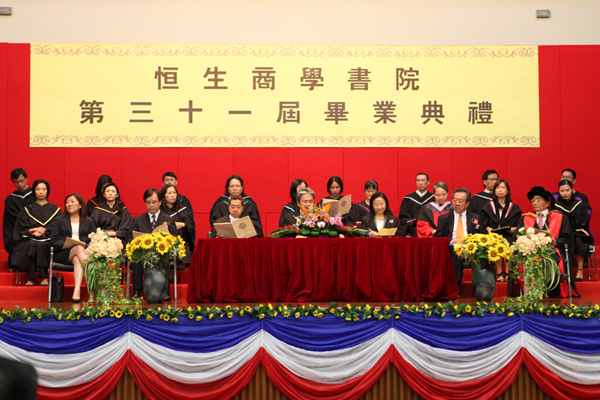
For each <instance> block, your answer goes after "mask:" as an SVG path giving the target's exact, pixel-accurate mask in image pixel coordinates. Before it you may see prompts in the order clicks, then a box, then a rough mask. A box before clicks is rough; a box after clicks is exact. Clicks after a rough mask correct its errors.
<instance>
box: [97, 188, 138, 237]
mask: <svg viewBox="0 0 600 400" xmlns="http://www.w3.org/2000/svg"><path fill="white" fill-rule="evenodd" d="M92 218H93V219H94V223H95V224H96V226H97V227H98V228H100V229H102V230H104V231H107V232H108V233H109V234H110V236H112V237H118V238H119V239H121V241H123V244H125V242H126V241H127V237H128V236H129V231H130V230H131V214H130V213H129V211H128V210H127V208H126V207H125V206H123V204H122V203H121V202H120V200H119V188H118V187H117V185H115V184H114V183H112V182H111V183H108V184H106V186H104V189H102V201H101V202H100V204H98V206H97V207H96V208H94V211H92Z"/></svg>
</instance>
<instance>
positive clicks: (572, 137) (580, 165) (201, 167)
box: [0, 43, 600, 246]
mask: <svg viewBox="0 0 600 400" xmlns="http://www.w3.org/2000/svg"><path fill="white" fill-rule="evenodd" d="M539 53H540V57H539V70H540V77H539V79H540V123H541V124H540V126H541V147H540V148H536V149H530V148H526V149H499V148H482V149H479V148H476V149H449V148H443V149H438V148H434V149H428V148H422V149H402V148H400V149H396V148H345V149H333V148H332V149H330V148H316V149H310V148H293V149H287V148H238V149H233V148H222V149H212V148H211V149H203V148H149V149H144V148H97V149H94V148H83V149H81V148H68V149H61V148H30V147H29V44H10V43H9V44H7V43H0V152H2V159H3V160H5V162H2V163H0V196H2V198H5V197H6V196H7V195H8V194H9V193H10V192H12V191H13V190H14V186H13V185H12V183H11V182H10V179H9V173H10V171H11V170H12V169H13V168H17V167H22V168H25V169H26V170H27V172H28V174H29V182H30V183H33V181H34V180H35V179H38V178H44V179H47V180H48V181H49V182H50V184H51V186H52V194H51V197H50V200H51V201H52V202H53V203H55V204H60V205H62V204H63V203H64V197H65V195H66V194H68V193H71V192H79V193H81V194H82V195H83V196H84V197H85V198H86V199H87V198H89V197H91V196H92V195H93V193H94V188H95V184H96V180H97V179H98V176H100V175H102V174H109V175H111V176H112V177H113V179H114V180H115V181H116V183H117V184H118V185H119V187H120V189H121V194H122V198H123V199H124V200H125V202H126V204H127V206H128V207H129V208H130V210H131V212H132V214H133V215H137V214H140V213H142V212H144V211H145V207H144V202H143V200H142V193H143V191H144V190H145V189H148V188H149V187H155V188H160V186H161V184H162V182H161V177H162V174H163V173H164V172H165V171H167V170H171V171H173V172H175V173H176V174H177V176H178V178H179V186H178V188H179V191H180V192H181V193H183V194H185V195H186V196H188V197H189V198H190V200H191V202H192V204H193V207H194V211H195V213H196V223H197V227H198V228H197V235H198V237H200V238H201V237H206V233H207V232H208V230H209V229H208V213H209V211H210V207H211V206H212V204H213V202H214V201H215V199H216V198H217V197H218V196H220V195H222V194H223V192H224V186H225V180H226V178H227V177H228V176H229V175H231V174H233V173H237V174H240V175H241V176H242V177H243V178H244V180H245V189H246V192H247V194H249V195H250V196H252V197H253V199H254V200H255V201H256V203H257V204H258V206H259V209H260V211H261V216H262V219H263V224H264V225H265V229H264V230H265V231H266V232H270V231H272V230H274V229H276V228H277V224H278V221H279V213H280V211H281V209H282V208H283V206H284V205H285V204H287V203H288V202H289V198H288V194H289V186H290V183H291V181H292V180H293V179H296V178H302V179H305V180H306V181H307V182H308V183H309V186H310V187H311V188H313V189H314V190H315V192H316V194H317V196H318V197H319V198H320V197H324V196H325V195H327V193H326V187H325V186H326V181H327V179H328V178H329V177H330V176H332V175H339V176H341V177H342V178H343V179H344V183H345V185H344V193H352V194H353V196H354V200H355V201H360V200H362V199H363V193H364V192H363V185H364V183H365V181H366V180H368V179H376V180H377V181H378V182H379V185H380V189H381V190H382V191H383V192H384V193H386V194H387V196H388V198H389V199H390V203H391V204H390V205H391V208H392V210H393V212H394V214H396V215H397V213H398V208H399V207H400V201H401V200H402V198H403V197H404V196H405V195H406V194H407V193H409V192H411V191H413V190H415V181H414V180H415V175H416V173H417V172H420V171H426V172H427V173H429V176H430V178H431V184H432V185H433V183H434V182H436V181H439V180H442V181H445V182H446V183H448V185H449V186H450V188H451V189H454V188H456V187H458V186H464V187H467V188H469V189H471V190H472V191H473V192H478V191H480V190H481V174H482V173H483V171H484V170H486V169H489V168H492V169H496V170H497V171H498V172H499V174H500V177H501V178H506V179H508V181H509V183H510V185H511V190H512V193H513V200H514V201H515V202H516V203H517V204H520V205H521V207H522V208H523V209H524V210H525V211H527V210H529V209H530V206H529V205H528V201H527V197H526V193H527V191H528V189H529V188H531V186H533V185H542V186H545V187H546V188H547V189H550V190H551V191H553V192H554V191H556V189H557V188H556V186H557V183H558V181H559V178H560V172H561V170H562V168H573V169H575V170H576V171H577V173H578V178H577V183H576V185H575V188H576V189H579V190H580V191H581V192H583V193H585V194H587V195H588V196H589V198H590V199H591V203H592V207H593V208H595V209H600V186H598V185H597V184H596V182H595V177H596V175H597V174H596V172H597V167H596V165H597V163H596V162H595V159H594V157H597V155H596V153H597V151H598V150H597V149H598V145H599V144H600V139H599V137H598V134H597V132H598V128H597V125H596V124H597V119H598V116H599V111H598V110H597V104H596V99H597V93H600V79H598V78H597V65H598V64H599V63H600V46H542V47H540V49H539ZM65 79H68V77H67V76H65ZM156 159H160V160H161V162H157V163H152V162H149V161H150V160H156ZM534 160H535V162H534ZM430 188H431V187H430ZM592 229H593V230H595V231H600V225H599V222H598V219H597V218H596V219H594V218H592ZM0 246H1V244H0Z"/></svg>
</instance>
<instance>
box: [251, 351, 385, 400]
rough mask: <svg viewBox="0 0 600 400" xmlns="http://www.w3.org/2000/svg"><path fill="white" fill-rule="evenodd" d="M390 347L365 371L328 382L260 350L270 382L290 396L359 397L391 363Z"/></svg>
mask: <svg viewBox="0 0 600 400" xmlns="http://www.w3.org/2000/svg"><path fill="white" fill-rule="evenodd" d="M391 354H392V349H391V348H390V349H389V350H388V351H387V352H386V353H385V354H384V355H382V356H381V358H380V359H379V361H377V363H375V365H373V366H372V367H371V368H370V369H369V370H368V371H367V372H365V373H364V374H363V375H361V376H358V377H356V378H354V379H350V380H348V381H346V382H344V383H337V384H327V383H319V382H314V381H310V380H308V379H304V378H300V377H298V376H296V375H294V374H292V373H291V372H290V371H289V370H287V369H286V368H285V367H283V366H282V365H281V364H280V363H279V362H277V360H275V359H274V358H273V357H271V356H270V355H269V353H267V352H264V353H263V361H262V365H263V367H264V369H265V372H266V373H267V376H268V377H269V379H270V380H271V382H272V383H273V386H275V388H277V390H279V391H280V392H281V393H283V394H284V395H285V396H286V397H287V398H289V399H293V400H323V399H324V400H346V399H348V400H349V399H358V398H360V397H361V396H362V395H363V394H365V393H366V392H367V391H368V390H369V389H371V388H372V387H373V386H374V385H375V384H376V383H377V381H379V379H380V378H381V375H383V373H384V372H385V370H386V369H387V367H388V365H389V364H390V356H391Z"/></svg>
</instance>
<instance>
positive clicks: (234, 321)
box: [131, 316, 262, 353]
mask: <svg viewBox="0 0 600 400" xmlns="http://www.w3.org/2000/svg"><path fill="white" fill-rule="evenodd" d="M261 327H262V321H260V320H258V319H256V318H250V317H247V316H244V317H232V318H230V319H229V318H219V319H216V320H209V319H208V318H204V319H203V320H202V321H194V320H190V319H188V318H186V317H184V316H181V317H180V318H179V322H177V323H173V322H164V321H161V320H157V319H155V320H153V321H146V320H145V319H139V320H131V332H133V333H135V334H137V335H139V336H141V337H143V338H144V339H146V340H148V341H150V342H152V343H155V344H159V345H161V346H163V347H168V348H170V349H173V350H182V351H188V352H192V353H207V352H211V351H217V350H221V349H226V348H228V347H231V346H233V345H236V344H238V343H239V342H241V341H242V340H244V339H247V338H248V337H250V336H252V335H253V334H255V333H256V332H258V331H260V329H261Z"/></svg>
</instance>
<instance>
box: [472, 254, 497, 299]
mask: <svg viewBox="0 0 600 400" xmlns="http://www.w3.org/2000/svg"><path fill="white" fill-rule="evenodd" d="M471 284H472V285H473V293H474V294H475V298H476V299H477V300H478V301H490V300H492V298H493V297H494V293H496V265H495V264H490V263H482V264H481V265H479V267H478V268H473V277H472V278H471Z"/></svg>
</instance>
